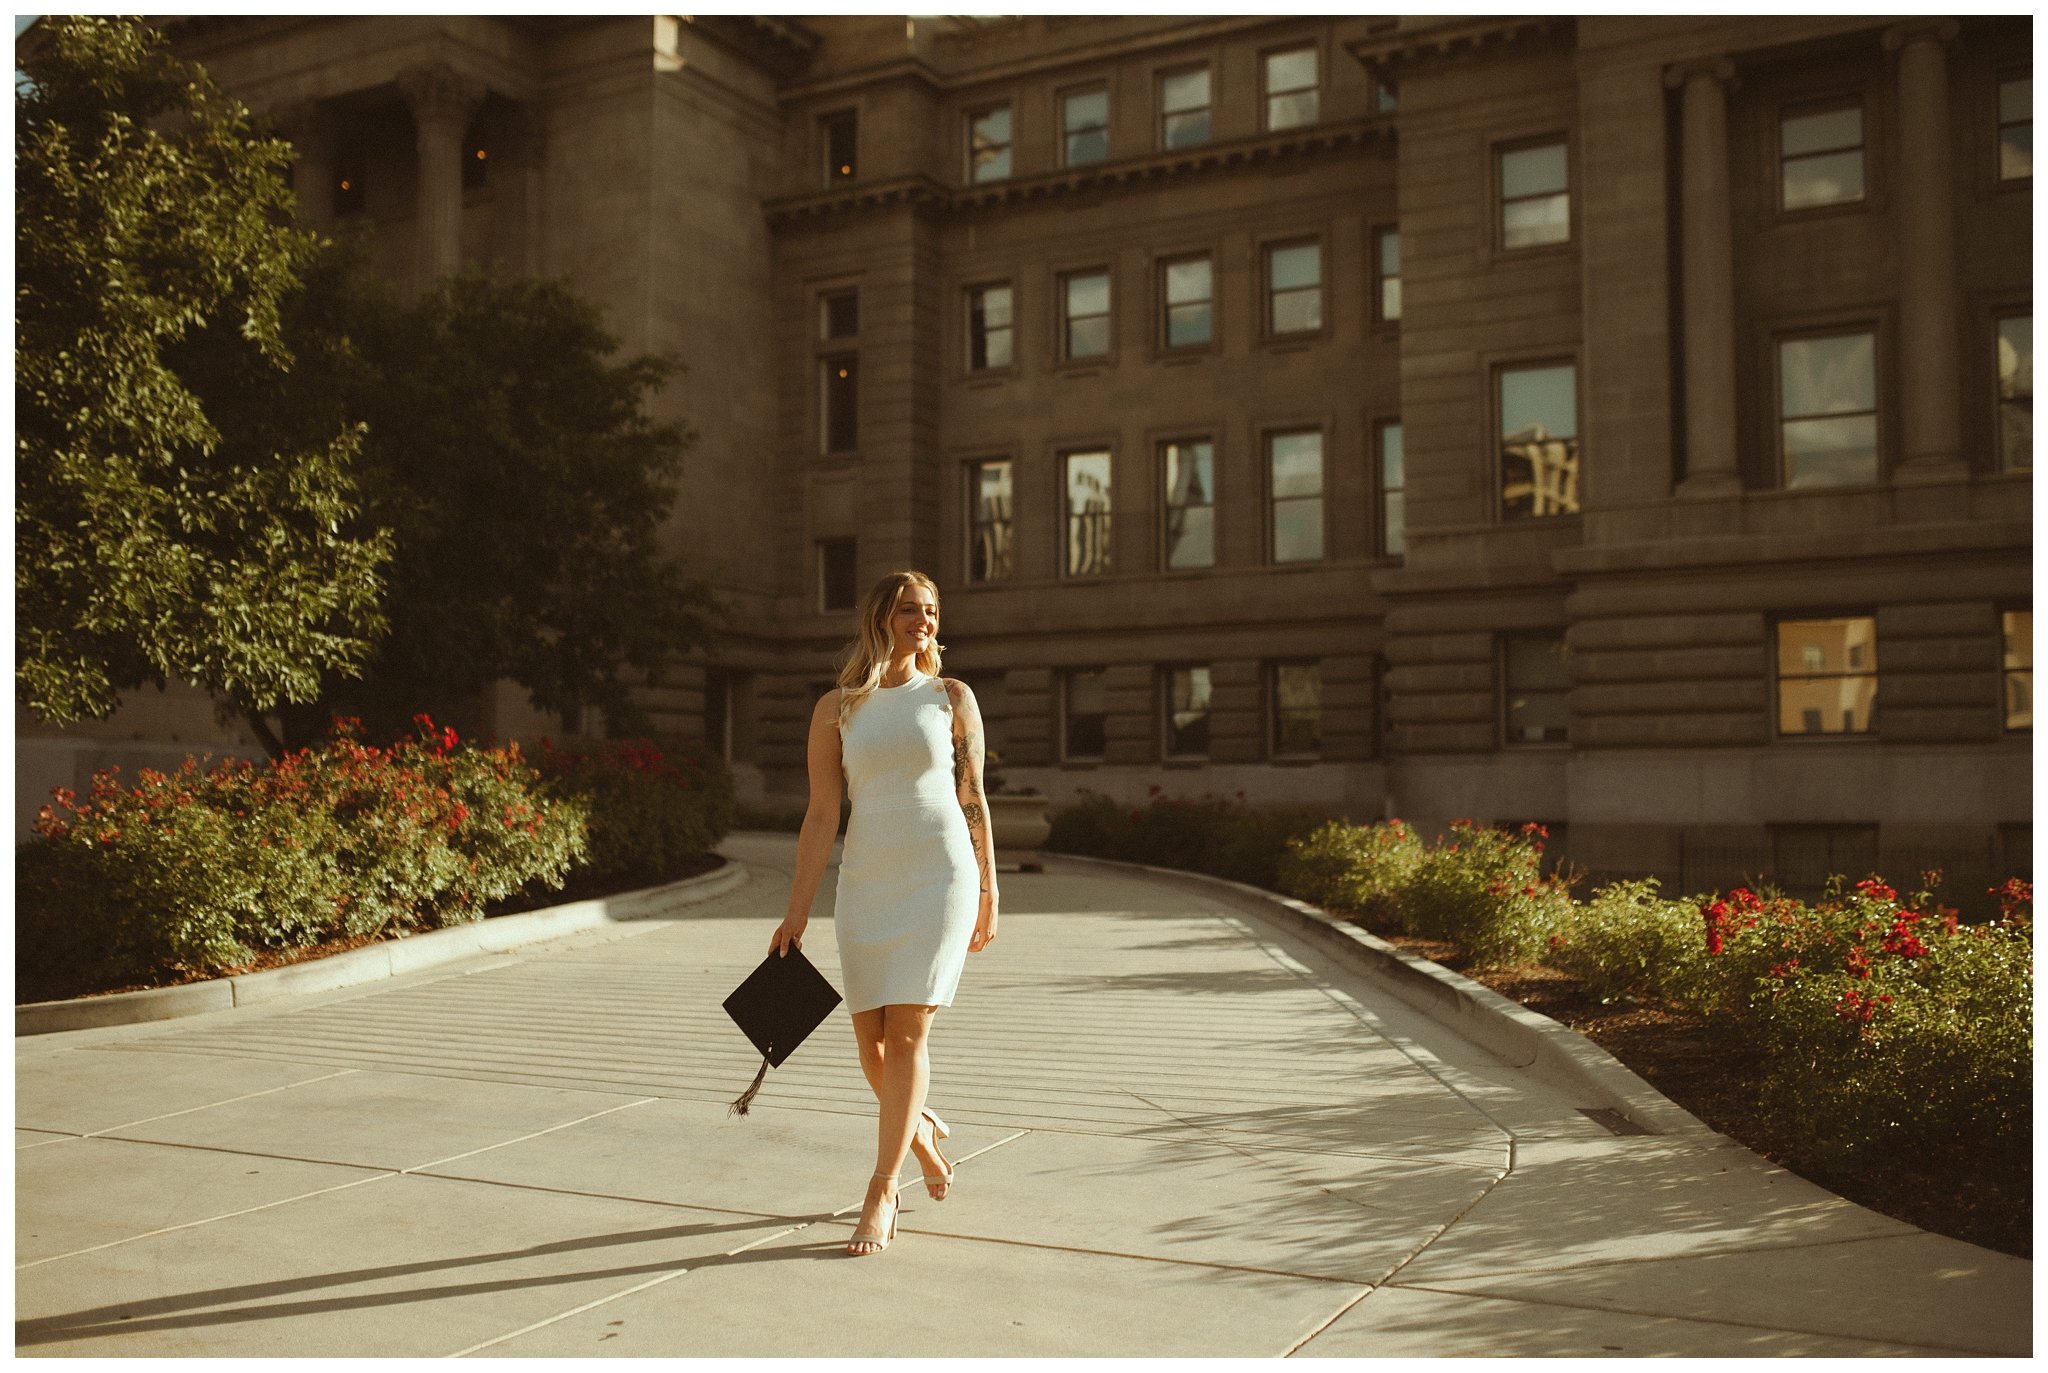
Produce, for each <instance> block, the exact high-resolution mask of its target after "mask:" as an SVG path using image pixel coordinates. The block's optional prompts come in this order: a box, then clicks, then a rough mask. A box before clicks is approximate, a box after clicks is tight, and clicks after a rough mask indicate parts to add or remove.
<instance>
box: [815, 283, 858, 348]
mask: <svg viewBox="0 0 2048 1373" xmlns="http://www.w3.org/2000/svg"><path fill="white" fill-rule="evenodd" d="M859 333H860V292H858V291H832V292H829V293H827V294H826V295H822V296H820V297H818V337H820V338H823V339H835V338H853V337H854V336H855V335H857V334H859Z"/></svg>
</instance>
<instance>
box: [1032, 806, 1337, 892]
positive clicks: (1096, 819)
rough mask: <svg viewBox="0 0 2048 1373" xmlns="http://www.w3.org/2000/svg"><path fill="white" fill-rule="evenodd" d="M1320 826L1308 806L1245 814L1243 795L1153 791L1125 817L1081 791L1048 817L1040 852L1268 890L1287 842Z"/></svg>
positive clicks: (1250, 809)
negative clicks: (1145, 866)
mask: <svg viewBox="0 0 2048 1373" xmlns="http://www.w3.org/2000/svg"><path fill="white" fill-rule="evenodd" d="M1328 819H1329V816H1328V814H1327V813H1326V812H1324V811H1322V810H1320V809H1318V808H1317V807H1314V806H1250V805H1247V804H1245V801H1244V793H1243V792H1239V793H1238V794H1237V796H1236V798H1235V799H1225V798H1222V797H1216V796H1202V797H1197V798H1181V797H1173V796H1168V795H1166V794H1165V791H1164V789H1163V788H1160V787H1156V786H1155V787H1153V788H1152V793H1151V799H1150V800H1149V802H1148V803H1147V804H1146V805H1143V806H1136V807H1131V808H1128V809H1126V808H1125V807H1123V806H1119V805H1118V804H1117V803H1116V802H1114V801H1112V800H1110V799H1109V798H1108V797H1107V796H1103V795H1100V794H1099V793H1096V792H1092V791H1085V790H1084V791H1083V792H1082V793H1081V797H1080V799H1079V800H1078V801H1076V802H1074V803H1073V804H1072V805H1069V806H1065V807H1062V808H1061V809H1060V810H1058V811H1055V812H1054V813H1053V814H1052V816H1051V824H1052V833H1051V834H1050V835H1049V836H1048V837H1047V838H1046V841H1045V847H1046V848H1048V849H1051V850H1053V851H1054V852H1056V853H1081V854H1088V855H1090V856H1093V857H1096V858H1115V859H1120V860H1122V861H1124V862H1129V863H1149V864H1152V865H1154V866H1156V867H1162V868H1181V869H1184V870H1186V871H1189V872H1205V873H1208V874H1209V875H1210V876H1212V877H1226V878H1229V879H1230V880H1232V881H1234V882H1246V883H1250V884H1252V885H1255V886H1261V887H1267V888H1271V887H1274V886H1275V884H1276V883H1277V882H1278V881H1279V877H1278V866H1279V860H1280V855H1281V854H1282V853H1283V852H1284V851H1285V849H1286V845H1287V843H1288V841H1289V840H1290V839H1293V838H1295V837H1297V836H1299V835H1304V834H1307V833H1309V832H1310V831H1312V830H1314V829H1315V828H1316V827H1317V826H1319V825H1322V824H1324V823H1326V822H1327V821H1328Z"/></svg>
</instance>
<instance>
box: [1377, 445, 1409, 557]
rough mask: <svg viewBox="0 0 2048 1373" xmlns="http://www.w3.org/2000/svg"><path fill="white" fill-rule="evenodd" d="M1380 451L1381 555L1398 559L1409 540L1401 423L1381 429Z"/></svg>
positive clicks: (1405, 466) (1405, 465) (1406, 480)
mask: <svg viewBox="0 0 2048 1373" xmlns="http://www.w3.org/2000/svg"><path fill="white" fill-rule="evenodd" d="M1379 440H1380V442H1379V447H1380V554H1381V556H1383V557H1388V558H1398V557H1401V556H1403V554H1405V553H1406V552H1407V546H1408V540H1407V537H1406V534H1407V530H1406V527H1405V526H1406V523H1407V518H1408V516H1407V503H1406V501H1405V499H1404V497H1405V496H1406V494H1407V487H1408V474H1407V461H1406V459H1405V457H1404V456H1403V452H1402V447H1401V421H1399V420H1393V421H1390V422H1388V423H1386V424H1382V425H1381V426H1380V427H1379Z"/></svg>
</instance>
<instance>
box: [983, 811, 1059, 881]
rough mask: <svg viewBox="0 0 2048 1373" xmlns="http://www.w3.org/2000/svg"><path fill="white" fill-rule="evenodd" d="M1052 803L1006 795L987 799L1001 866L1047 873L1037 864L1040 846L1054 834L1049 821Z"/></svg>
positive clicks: (992, 837)
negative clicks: (1013, 866) (1013, 865)
mask: <svg viewBox="0 0 2048 1373" xmlns="http://www.w3.org/2000/svg"><path fill="white" fill-rule="evenodd" d="M1050 803H1051V798H1050V797H1045V796H1013V795H1011V794H1009V793H1007V792H1003V793H998V794H997V795H994V796H990V797H989V798H988V822H989V838H990V841H991V842H992V843H994V845H995V848H996V861H997V862H998V863H999V864H1003V865H1008V864H1010V863H1015V864H1017V868H1018V871H1020V872H1044V871H1045V866H1044V864H1042V863H1040V862H1039V861H1038V846H1039V845H1040V844H1043V843H1044V842H1045V840H1046V836H1048V835H1050V834H1051V833H1052V821H1051V820H1049V819H1047V818H1046V810H1047V808H1048V806H1049V805H1050Z"/></svg>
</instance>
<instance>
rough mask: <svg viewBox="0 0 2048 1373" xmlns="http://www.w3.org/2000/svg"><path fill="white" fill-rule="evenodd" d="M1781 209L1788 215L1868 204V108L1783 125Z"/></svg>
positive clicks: (1785, 119)
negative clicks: (1865, 138)
mask: <svg viewBox="0 0 2048 1373" xmlns="http://www.w3.org/2000/svg"><path fill="white" fill-rule="evenodd" d="M1778 166H1779V196H1778V198H1779V203H1780V205H1781V206H1782V208H1784V209H1787V210H1811V209H1815V208H1817V207H1819V206H1822V205H1850V204H1854V203H1855V202H1857V201H1859V200H1861V199H1863V103H1862V102H1861V101H1854V102H1850V103H1846V104H1836V105H1835V106H1833V107H1832V108H1829V109H1821V110H1808V111H1805V112H1798V113H1795V112H1788V113H1786V114H1784V115H1781V116H1780V117H1779V120H1778Z"/></svg>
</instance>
